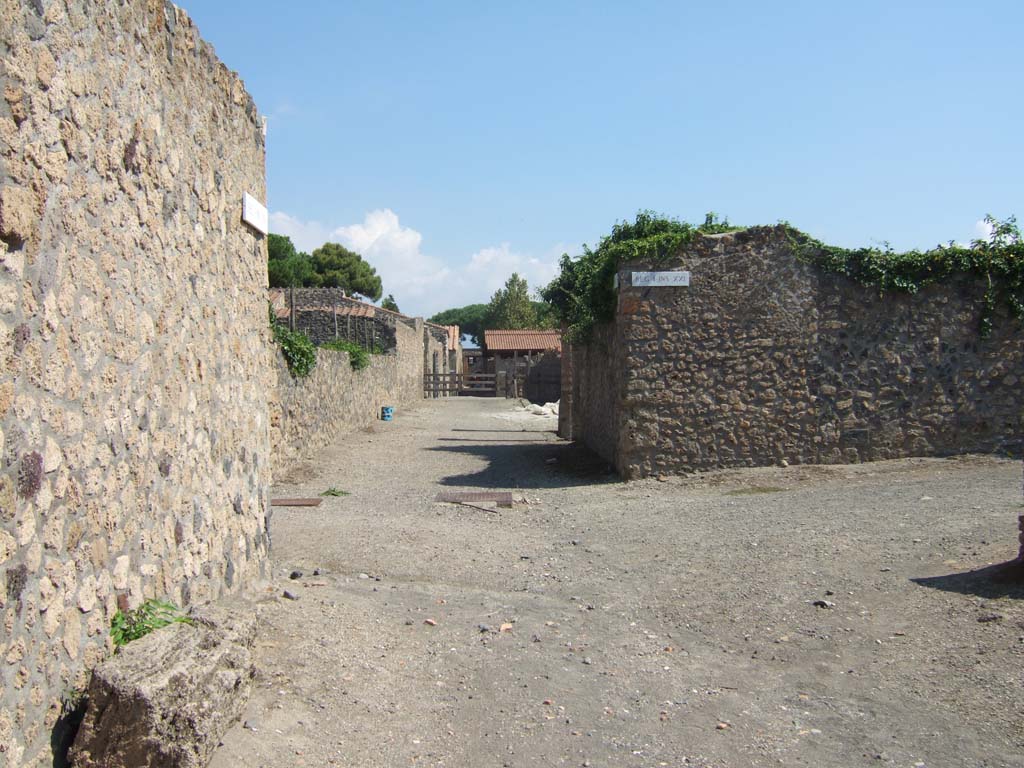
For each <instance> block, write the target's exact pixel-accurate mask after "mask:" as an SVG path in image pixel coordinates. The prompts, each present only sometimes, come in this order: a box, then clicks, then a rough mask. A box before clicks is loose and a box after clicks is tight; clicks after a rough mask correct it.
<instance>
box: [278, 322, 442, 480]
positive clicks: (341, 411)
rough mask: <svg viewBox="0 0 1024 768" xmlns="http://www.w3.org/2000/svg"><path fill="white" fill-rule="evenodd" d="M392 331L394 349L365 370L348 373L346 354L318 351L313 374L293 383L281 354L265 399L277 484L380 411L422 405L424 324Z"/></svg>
mask: <svg viewBox="0 0 1024 768" xmlns="http://www.w3.org/2000/svg"><path fill="white" fill-rule="evenodd" d="M416 326H417V327H415V328H409V327H408V326H407V325H405V324H404V323H401V324H399V325H397V326H396V328H395V335H396V348H395V350H394V351H393V352H390V353H388V354H383V355H371V358H370V359H371V362H370V365H369V366H368V367H366V368H364V369H362V370H360V371H356V370H353V369H352V366H351V365H350V364H349V356H348V353H347V352H334V351H331V350H327V349H321V350H318V352H317V363H316V367H315V368H314V369H313V372H312V373H311V374H310V375H309V376H308V377H307V378H305V379H295V378H293V377H292V375H291V374H290V373H289V371H288V366H287V364H286V363H285V361H284V357H283V356H282V355H281V353H280V352H278V353H277V354H276V369H275V370H276V385H275V387H274V389H273V390H272V392H271V394H270V398H269V400H270V439H271V444H272V457H271V465H272V467H273V471H274V476H275V477H276V478H283V477H286V476H287V474H288V472H289V471H290V470H291V469H293V468H294V467H295V466H296V465H297V464H298V463H299V462H301V461H302V459H304V458H307V457H308V456H310V455H311V454H313V453H314V452H315V451H317V450H319V449H321V448H323V447H324V446H326V445H328V444H329V443H331V442H332V441H333V440H335V439H336V438H337V437H339V436H340V435H343V434H345V433H346V432H352V431H355V430H358V429H362V428H363V427H366V426H369V425H371V424H373V423H374V421H375V420H376V419H378V418H379V417H380V409H381V406H384V405H390V406H394V407H395V409H396V418H401V412H402V409H403V408H406V407H409V406H411V405H414V404H416V403H417V402H419V401H421V400H422V399H423V349H424V346H423V337H424V332H423V323H422V321H420V320H417V321H416Z"/></svg>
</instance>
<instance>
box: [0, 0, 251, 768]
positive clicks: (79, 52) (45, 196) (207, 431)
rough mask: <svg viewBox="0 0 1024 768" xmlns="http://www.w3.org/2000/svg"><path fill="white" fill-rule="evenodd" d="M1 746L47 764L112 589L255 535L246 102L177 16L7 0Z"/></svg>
mask: <svg viewBox="0 0 1024 768" xmlns="http://www.w3.org/2000/svg"><path fill="white" fill-rule="evenodd" d="M0 55H2V59H0V61H2V64H0V66H2V69H0V94H2V99H0V355H2V358H3V364H2V366H0V580H2V582H3V584H2V585H0V617H2V621H3V628H2V630H0V764H2V765H5V766H20V765H34V764H36V763H37V762H38V763H45V764H47V765H49V764H51V763H52V761H51V758H50V756H49V755H50V751H51V729H53V727H54V725H55V723H56V722H57V720H58V716H59V714H60V709H61V701H60V699H61V695H62V693H65V692H70V691H74V690H75V689H81V687H82V686H83V684H84V683H85V680H86V674H87V670H88V669H89V668H90V667H92V666H94V665H95V664H96V663H97V662H98V661H100V660H101V659H102V658H103V657H104V656H105V654H107V653H108V652H109V651H110V641H109V639H108V629H109V626H110V619H111V617H112V615H113V613H114V612H115V610H116V609H117V607H118V604H119V602H120V603H121V604H123V605H125V606H134V605H136V604H138V603H139V602H140V601H141V600H142V599H143V598H145V597H150V596H152V597H160V598H166V599H170V600H173V601H175V602H177V603H178V604H188V603H195V602H201V601H206V600H209V599H212V598H215V597H217V596H218V595H219V594H221V593H223V592H225V591H230V590H236V589H239V588H240V587H241V586H242V585H244V584H245V583H246V582H247V581H249V580H250V579H252V578H253V577H254V576H256V575H257V574H258V573H259V571H260V569H261V567H262V563H263V561H264V558H265V555H266V552H267V537H266V535H265V516H266V504H267V498H266V488H267V484H268V482H269V472H268V464H269V461H268V460H269V448H270V446H269V433H268V426H267V419H266V413H267V408H266V400H265V398H266V391H267V389H268V379H269V372H270V371H269V367H268V362H269V359H270V358H269V334H268V331H267V308H266V298H265V287H266V279H267V273H266V259H267V254H266V246H265V244H264V242H263V240H262V238H261V237H260V236H259V235H258V234H256V233H255V232H253V231H252V230H250V229H248V228H247V227H246V226H244V225H243V224H242V223H241V221H240V215H241V200H242V195H243V193H244V192H250V193H252V194H253V195H254V196H255V197H257V198H259V199H265V182H264V140H263V134H262V124H261V120H260V118H259V115H258V114H257V111H256V107H255V105H254V104H253V102H252V100H251V99H250V97H249V95H248V94H247V93H246V91H245V88H244V86H243V84H242V82H241V81H240V80H239V79H238V77H237V76H236V75H235V74H233V73H231V72H230V71H228V70H227V68H226V67H225V66H224V65H223V64H221V63H220V62H219V61H218V60H217V58H216V56H215V54H214V52H213V50H212V48H211V47H210V46H208V45H207V44H205V43H204V42H203V41H202V40H201V39H200V38H199V36H198V34H197V32H196V30H195V27H194V26H193V24H192V22H191V21H190V20H189V18H188V17H187V16H186V15H185V13H183V12H182V11H180V10H178V9H176V8H175V7H174V6H172V5H170V4H165V3H163V2H155V1H154V0H148V1H147V0H139V1H138V2H128V3H113V2H108V3H93V2H80V1H77V0H48V1H47V2H27V1H26V2H18V1H17V0H0Z"/></svg>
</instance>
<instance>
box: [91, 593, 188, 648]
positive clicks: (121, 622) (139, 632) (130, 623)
mask: <svg viewBox="0 0 1024 768" xmlns="http://www.w3.org/2000/svg"><path fill="white" fill-rule="evenodd" d="M193 623H194V622H193V620H192V619H191V618H189V617H188V616H185V615H184V614H183V613H181V611H180V610H179V609H178V607H177V606H176V605H174V603H168V602H166V601H164V600H153V599H150V600H146V602H144V603H143V604H142V605H140V606H139V607H138V608H134V609H132V610H129V611H127V612H125V611H120V610H119V611H118V612H117V613H115V614H114V618H113V619H111V620H110V636H111V638H113V640H114V647H115V648H121V647H122V646H123V645H126V644H127V643H130V642H131V641H132V640H138V639H139V638H140V637H145V636H146V635H148V634H149V633H150V632H152V631H153V630H154V629H160V628H161V627H166V626H169V625H171V624H193Z"/></svg>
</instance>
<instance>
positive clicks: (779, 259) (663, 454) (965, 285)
mask: <svg viewBox="0 0 1024 768" xmlns="http://www.w3.org/2000/svg"><path fill="white" fill-rule="evenodd" d="M683 268H685V269H687V270H689V271H690V272H691V273H692V278H691V284H690V287H688V288H679V287H654V288H638V287H631V286H630V284H629V277H630V273H631V271H632V270H634V269H637V270H645V269H683ZM619 278H620V284H621V285H623V287H622V288H621V289H620V294H619V305H618V315H617V318H616V321H615V323H614V325H613V326H609V327H608V328H605V329H603V331H602V332H603V333H607V334H611V335H612V336H613V337H614V343H615V344H617V345H619V346H617V347H614V348H615V349H616V350H618V351H616V352H614V353H613V356H612V357H611V358H606V361H608V362H610V364H611V365H612V366H613V367H614V368H616V369H618V370H620V371H622V372H623V374H624V379H623V380H622V381H621V382H618V383H616V382H611V383H609V382H608V381H607V379H605V380H604V382H603V383H602V380H601V378H600V376H601V372H600V370H599V369H595V367H594V365H593V364H591V365H590V367H588V368H586V369H585V370H584V371H582V372H579V371H578V372H577V378H578V379H585V380H586V381H584V382H583V383H582V384H577V392H580V391H582V392H586V391H587V389H588V387H590V388H591V389H594V388H596V389H597V390H599V391H601V392H602V393H603V392H604V391H605V390H606V389H607V387H609V386H611V388H612V392H611V394H612V395H613V397H614V399H615V400H616V401H617V403H618V404H619V407H620V409H621V411H620V418H621V422H620V424H619V426H618V428H617V435H618V446H617V450H618V453H617V455H616V456H615V461H616V464H617V466H618V468H619V470H620V472H621V473H622V474H624V475H625V476H627V477H636V476H644V475H650V474H658V473H661V472H678V471H692V470H699V469H711V468H716V467H726V466H754V465H764V464H773V463H782V462H789V463H794V462H799V463H839V462H857V461H868V460H875V459H886V458H896V457H902V456H920V455H933V454H939V455H941V454H950V453H959V452H966V451H989V450H993V449H997V448H1002V447H1010V446H1014V445H1017V446H1019V445H1020V443H1021V438H1022V425H1024V411H1022V402H1021V398H1020V392H1021V386H1022V384H1021V382H1022V380H1024V333H1022V329H1021V327H1020V324H1019V323H1018V322H1017V321H1016V320H1013V319H1011V318H1009V317H1006V316H1005V314H1003V315H1001V316H1000V317H998V318H997V319H996V323H995V331H994V332H993V333H992V335H991V336H990V337H989V338H987V339H982V338H980V337H979V334H978V317H979V311H980V296H981V291H982V287H981V286H980V285H977V284H975V283H970V282H964V281H952V282H949V283H947V284H944V285H940V286H934V287H931V288H928V289H926V290H922V291H921V292H920V293H919V294H917V295H914V296H908V295H903V294H894V293H887V294H885V295H879V294H878V292H877V291H874V290H872V289H869V288H865V287H863V286H860V285H858V284H856V283H853V282H852V281H850V280H848V279H846V278H843V277H841V276H837V275H832V274H828V273H824V272H822V271H820V270H818V269H817V268H815V267H813V266H810V265H808V264H804V263H802V262H799V261H797V260H796V259H795V257H794V256H793V255H792V254H791V253H790V250H789V248H788V247H787V237H786V232H785V230H784V229H783V228H782V227H774V228H768V227H765V228H755V229H751V230H746V231H744V232H738V233H731V234H727V235H717V236H711V237H702V238H699V239H698V240H697V241H696V242H695V243H694V244H693V245H692V246H691V248H690V249H689V250H688V251H687V252H686V253H685V254H684V255H683V256H682V257H681V258H680V259H679V261H678V262H676V263H674V264H670V265H666V264H659V265H657V266H655V265H652V264H639V263H638V264H633V265H629V266H628V268H624V269H623V270H621V271H620V273H619ZM591 346H593V345H591ZM581 373H582V375H580V374H581ZM577 396H578V395H577ZM583 407H584V411H585V413H586V414H588V416H587V417H586V418H595V417H593V416H591V415H590V414H591V412H592V408H589V407H587V406H586V405H584V406H583ZM605 407H606V406H604V405H602V406H601V408H602V409H603V408H605ZM597 418H603V417H602V416H598V417H597ZM609 428H612V429H614V428H615V427H614V426H613V425H612V426H610V427H609ZM591 434H593V430H592V431H591ZM593 439H594V438H590V439H589V440H588V442H590V441H592V440H593ZM606 442H607V441H606V440H605V441H599V442H598V444H597V445H596V446H595V447H597V448H598V450H600V451H601V452H602V453H605V452H606V448H605V446H604V444H605V443H606Z"/></svg>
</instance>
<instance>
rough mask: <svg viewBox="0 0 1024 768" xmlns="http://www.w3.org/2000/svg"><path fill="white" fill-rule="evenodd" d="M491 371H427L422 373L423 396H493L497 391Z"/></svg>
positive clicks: (494, 376) (494, 377) (495, 377)
mask: <svg viewBox="0 0 1024 768" xmlns="http://www.w3.org/2000/svg"><path fill="white" fill-rule="evenodd" d="M496 379H497V376H496V375H495V374H493V373H427V374H424V375H423V396H424V397H450V396H452V395H477V396H481V397H494V396H495V394H496V392H497V387H496V385H495V381H496Z"/></svg>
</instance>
